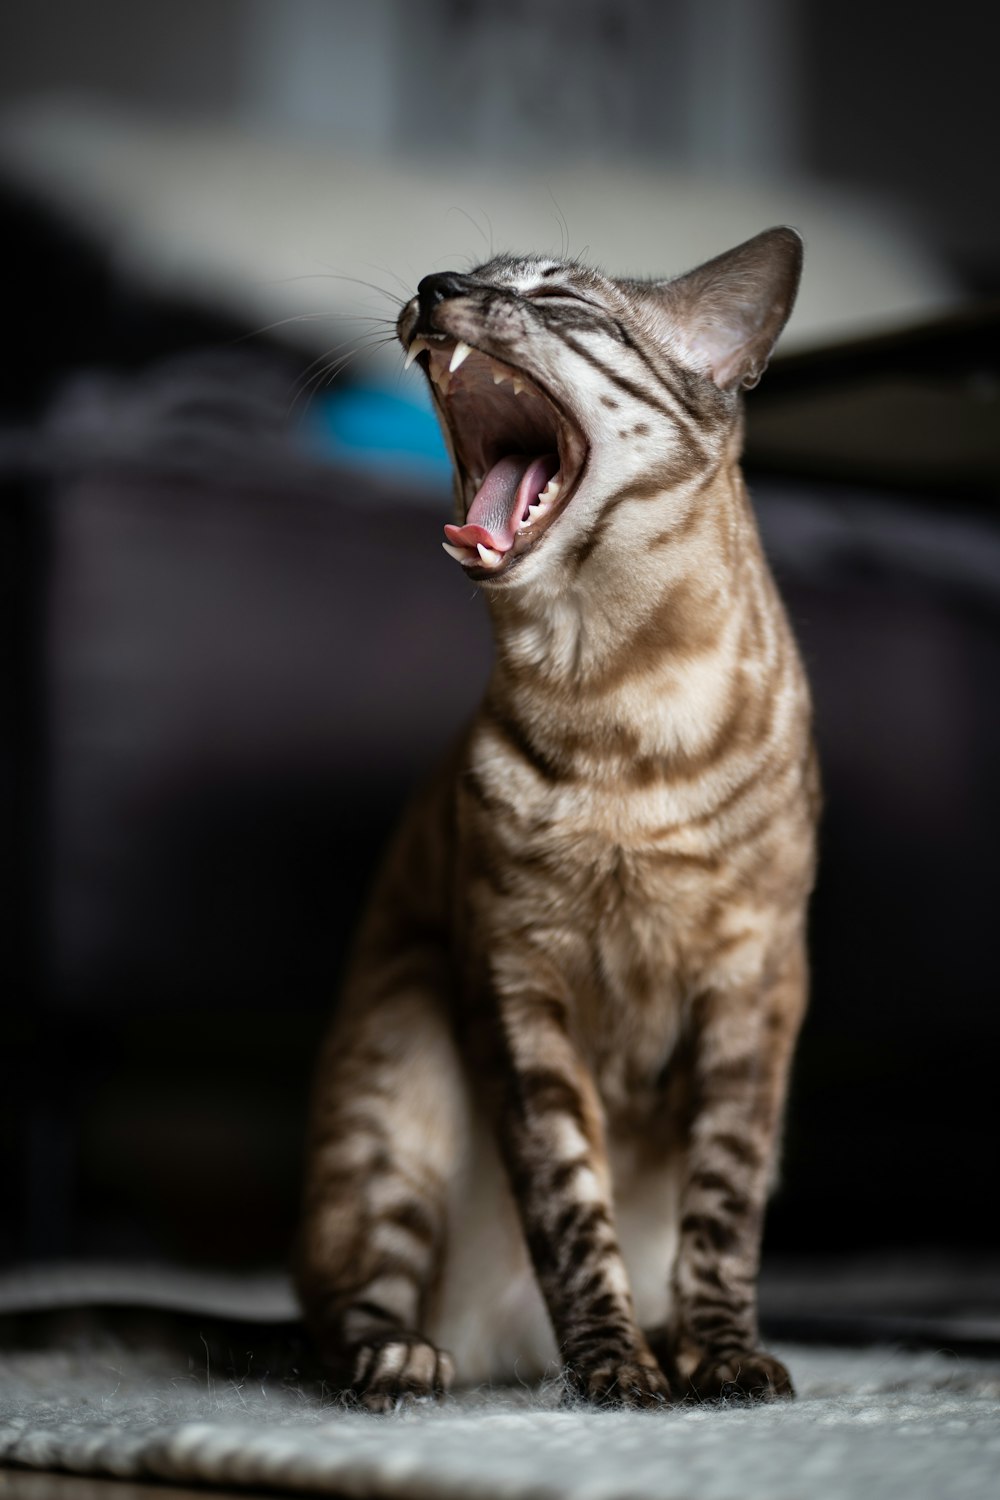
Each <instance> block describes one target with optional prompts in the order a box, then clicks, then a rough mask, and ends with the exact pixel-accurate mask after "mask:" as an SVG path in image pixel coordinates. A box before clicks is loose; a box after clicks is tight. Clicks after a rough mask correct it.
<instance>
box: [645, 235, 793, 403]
mask: <svg viewBox="0 0 1000 1500" xmlns="http://www.w3.org/2000/svg"><path fill="white" fill-rule="evenodd" d="M801 274H802V237H801V235H799V234H798V233H797V232H796V230H794V229H789V228H787V227H785V226H781V227H779V228H777V229H765V230H764V232H763V233H762V234H758V235H755V236H754V238H753V239H752V240H746V241H745V242H744V244H742V245H737V246H736V248H735V250H727V251H726V253H725V254H724V255H718V256H716V258H715V259H714V260H709V261H706V262H705V264H704V265H703V266H698V267H697V268H696V269H695V270H694V271H689V272H688V273H687V275H686V276H678V277H676V278H675V280H673V281H665V282H659V283H657V284H655V285H654V286H652V287H650V288H649V291H650V292H652V293H653V294H654V295H655V297H656V299H657V301H658V302H659V304H660V309H659V310H660V313H661V316H662V314H664V313H665V314H666V315H667V318H668V320H669V324H668V326H669V336H670V343H671V345H672V346H673V350H674V353H675V354H676V355H677V356H678V358H680V359H681V360H683V362H684V363H685V364H688V365H690V366H691V367H692V368H693V369H695V370H697V371H698V372H699V374H703V375H707V376H708V377H709V379H711V380H713V381H714V382H715V384H716V385H717V386H719V388H720V389H721V390H724V391H732V390H736V389H737V388H738V387H740V386H742V387H743V389H744V390H750V389H751V387H752V386H755V385H756V384H757V382H758V380H759V379H760V377H761V376H762V375H763V373H764V371H765V369H766V368H767V362H768V359H769V358H770V355H771V350H772V349H773V348H774V345H775V344H776V342H777V340H778V335H779V334H780V332H781V330H782V329H783V328H784V326H785V324H786V322H787V321H788V316H789V314H790V312H791V310H792V307H793V305H794V303H795V294H796V292H797V291H798V287H799V277H800V275H801Z"/></svg>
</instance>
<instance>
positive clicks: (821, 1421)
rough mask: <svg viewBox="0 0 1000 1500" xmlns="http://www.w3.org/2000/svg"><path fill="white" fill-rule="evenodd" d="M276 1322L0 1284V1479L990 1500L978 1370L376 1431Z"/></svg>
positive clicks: (144, 1281) (828, 1361)
mask: <svg viewBox="0 0 1000 1500" xmlns="http://www.w3.org/2000/svg"><path fill="white" fill-rule="evenodd" d="M88 1303H89V1304H90V1308H91V1310H90V1312H82V1311H80V1312H76V1311H73V1310H72V1309H73V1308H74V1307H75V1308H81V1307H83V1306H85V1305H86V1304H88ZM101 1308H103V1311H101ZM136 1309H139V1311H136ZM143 1309H144V1310H143ZM293 1311H294V1308H293V1304H292V1302H291V1299H290V1296H289V1289H288V1286H287V1283H286V1282H284V1281H283V1279H281V1278H275V1277H270V1278H267V1277H264V1278H259V1279H252V1278H251V1279H248V1278H243V1279H242V1280H238V1279H234V1278H224V1277H212V1276H206V1275H198V1274H195V1275H187V1274H185V1273H183V1272H178V1271H177V1270H176V1269H171V1270H168V1271H163V1270H159V1271H152V1270H146V1271H143V1270H141V1269H135V1268H133V1269H132V1270H129V1269H128V1268H117V1269H114V1271H113V1272H112V1271H110V1270H109V1269H108V1268H103V1269H102V1268H98V1269H97V1270H93V1269H91V1270H87V1268H80V1267H67V1268H51V1267H50V1268H46V1269H45V1270H44V1271H41V1272H35V1271H27V1272H26V1271H24V1270H23V1269H22V1270H21V1271H20V1272H18V1273H17V1274H16V1275H6V1276H0V1342H2V1341H3V1340H4V1339H6V1342H7V1352H6V1353H0V1465H4V1464H6V1465H16V1466H22V1467H27V1468H31V1469H41V1470H45V1469H62V1470H67V1471H69V1472H72V1473H76V1474H88V1475H108V1476H115V1477H120V1478H130V1479H137V1480H141V1479H159V1480H167V1481H174V1482H183V1483H186V1484H191V1483H204V1484H214V1485H224V1486H230V1487H236V1486H238V1487H244V1488H246V1487H262V1488H267V1489H269V1490H272V1491H273V1490H279V1489H284V1490H288V1491H293V1492H294V1491H298V1492H300V1493H303V1492H309V1493H314V1494H315V1493H330V1492H331V1491H332V1492H335V1493H336V1494H338V1495H350V1496H373V1497H403V1496H406V1497H411V1500H421V1497H426V1500H432V1497H455V1500H458V1497H462V1500H513V1497H515V1496H516V1497H519V1500H521V1497H531V1500H569V1497H572V1500H755V1497H761V1500H764V1497H766V1500H827V1497H829V1500H841V1497H843V1500H847V1497H851V1500H854V1497H858V1500H862V1497H863V1500H890V1497H893V1500H894V1497H899V1500H932V1497H933V1500H939V1497H948V1500H965V1497H975V1500H979V1497H984V1500H985V1497H987V1496H989V1497H994V1496H996V1495H998V1494H1000V1420H998V1419H1000V1360H997V1359H974V1358H970V1357H960V1356H957V1355H955V1354H949V1353H947V1352H944V1351H939V1352H933V1353H932V1352H928V1353H917V1354H915V1353H905V1352H902V1351H900V1350H897V1349H892V1348H889V1347H882V1348H868V1349H864V1350H862V1351H857V1350H844V1349H835V1348H825V1347H822V1348H816V1347H810V1348H805V1347H799V1348H794V1347H793V1348H784V1349H780V1350H779V1352H780V1353H782V1354H783V1356H784V1357H785V1358H786V1359H787V1361H788V1364H789V1366H790V1368H791V1370H792V1373H793V1377H794V1379H795V1382H796V1385H797V1387H798V1390H799V1399H798V1400H797V1401H796V1402H794V1403H788V1404H784V1403H783V1404H780V1405H776V1406H764V1407H760V1406H758V1407H743V1406H737V1405H730V1406H721V1407H718V1406H717V1407H709V1406H698V1405H682V1406H678V1407H674V1408H670V1409H667V1410H665V1411H663V1412H662V1413H642V1414H630V1413H620V1412H619V1413H616V1412H610V1411H609V1412H602V1411H584V1410H573V1411H566V1410H561V1409H560V1408H559V1405H558V1402H559V1395H560V1392H559V1389H558V1387H556V1386H553V1387H551V1388H549V1389H543V1390H538V1389H532V1390H528V1389H519V1390H497V1391H477V1392H471V1393H463V1394H461V1395H460V1396H458V1397H457V1398H454V1399H452V1400H451V1401H449V1402H448V1403H447V1404H445V1405H444V1406H442V1407H439V1408H434V1407H431V1408H421V1409H419V1410H416V1411H413V1410H411V1411H408V1412H401V1413H398V1414H396V1415H394V1416H389V1417H373V1416H369V1415H367V1414H363V1413H359V1412H357V1411H350V1410H345V1409H344V1408H343V1407H342V1406H341V1405H339V1404H338V1402H337V1401H335V1400H334V1399H333V1397H332V1396H331V1394H330V1393H329V1392H328V1391H326V1390H324V1389H323V1388H322V1386H320V1385H316V1384H313V1383H310V1382H309V1381H306V1380H304V1379H302V1378H301V1377H300V1376H299V1375H298V1374H297V1372H296V1371H295V1370H294V1368H293V1367H294V1364H295V1361H296V1360H297V1359H298V1357H299V1355H298V1354H297V1353H296V1344H295V1336H294V1325H293V1324H290V1323H289V1322H288V1321H287V1317H288V1315H289V1314H291V1313H292V1312H293ZM241 1315H242V1316H241ZM248 1315H249V1316H250V1317H251V1318H253V1319H254V1320H255V1321H251V1322H247V1321H246V1319H247V1317H248ZM227 1318H228V1319H229V1321H228V1322H227V1321H225V1320H226V1319H227ZM220 1320H221V1321H220ZM203 1329H204V1332H205V1333H206V1334H207V1335H208V1337H207V1338H204V1339H203V1338H202V1330H203ZM220 1330H221V1332H220ZM210 1351H211V1352H210ZM289 1351H290V1357H289ZM0 1482H2V1476H0Z"/></svg>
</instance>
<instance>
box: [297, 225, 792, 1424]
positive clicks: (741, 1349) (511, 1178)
mask: <svg viewBox="0 0 1000 1500" xmlns="http://www.w3.org/2000/svg"><path fill="white" fill-rule="evenodd" d="M801 258H802V250H801V242H800V240H799V237H798V236H797V235H796V234H795V233H794V232H793V231H792V230H789V229H772V230H768V231H767V232H766V233H764V234H760V235H758V236H757V237H756V238H755V239H752V240H750V241H748V242H747V243H746V244H744V245H740V246H739V247H738V248H737V249H735V250H732V251H730V252H729V253H728V254H726V255H722V256H720V257H719V258H718V259H716V260H713V261H710V262H708V264H706V265H704V266H701V267H699V268H698V269H697V270H695V271H692V272H691V273H690V274H689V275H686V276H682V277H680V278H678V279H676V280H673V281H666V282H645V281H642V282H640V281H613V280H610V279H609V278H608V277H606V276H603V275H601V274H600V273H598V272H596V271H591V270H587V269H585V268H584V267H583V266H580V265H578V264H576V263H570V264H562V263H556V262H554V261H552V260H546V259H539V258H536V257H526V258H524V259H513V258H509V257H506V256H501V257H497V258H496V259H493V260H491V261H489V262H488V263H487V264H486V265H483V266H480V267H479V268H478V269H477V270H475V271H473V272H472V273H471V274H469V275H464V274H463V275H459V274H453V273H451V272H446V273H443V274H439V275H433V276H427V277H425V278H424V280H423V281H421V283H420V286H419V288H418V293H417V296H416V297H415V298H414V299H413V300H412V301H410V302H408V303H407V304H406V306H405V307H404V308H403V311H402V313H401V314H400V318H399V323H398V333H399V337H400V340H401V341H402V343H403V345H404V347H405V348H407V350H408V362H409V360H412V359H414V358H418V359H419V360H420V362H421V365H422V367H423V369H424V371H425V373H426V374H427V375H428V377H429V378H430V380H431V382H432V389H433V391H434V397H435V401H436V404H437V408H438V411H439V414H440V418H441V422H442V426H443V428H444V431H445V434H446V437H447V439H448V442H449V444H450V448H451V452H452V454H453V457H454V462H455V474H456V495H457V518H456V524H455V525H453V526H447V527H445V531H446V534H447V536H448V542H447V544H446V548H447V551H449V552H450V553H451V555H452V556H453V557H455V558H456V559H457V560H458V561H459V563H460V564H461V566H462V567H463V568H464V569H465V570H466V572H467V574H468V576H469V577H470V578H473V579H475V580H476V581H477V582H478V583H479V584H480V585H481V587H482V591H483V593H484V594H485V596H486V600H487V603H488V605H489V609H490V612H491V615H492V621H493V628H494V633H495V637H496V665H495V668H494V671H493V675H492V678H491V680H490V683H489V687H488V689H487V693H486V699H485V702H484V704H483V706H482V709H481V710H480V712H479V715H478V717H477V718H476V720H475V721H474V723H473V725H472V727H471V730H470V731H469V733H468V734H467V736H466V737H465V738H464V740H463V742H462V743H461V744H460V745H459V746H458V747H457V748H456V750H455V752H454V754H453V756H452V757H451V759H450V761H449V763H448V764H447V766H445V767H444V768H443V770H442V772H441V774H440V776H439V777H438V778H437V780H436V781H435V782H434V784H433V785H432V786H430V787H429V788H428V790H427V791H426V793H425V795H424V796H423V797H422V798H421V799H420V800H419V801H418V802H417V803H416V804H415V805H414V806H413V807H412V809H411V810H410V813H409V816H408V817H407V819H406V821H405V823H404V825H403V827H402V829H401V830H400V832H399V834H398V837H397V839H396V841H395V844H394V846H393V848H392V850H391V852H390V854H389V858H388V861H387V863H386V865H385V868H384V870H383V872H382V875H381V878H380V881H379V883H378V886H377V889H376V891H375V895H374V899H373V901H372V904H371V907H370V909H369V912H368V915H367V919H366V921H365V923H364V926H363V929H362V932H361V934H360V939H359V942H358V946H357V951H356V954H355V957H354V963H353V968H352V972H351V974H350V977H349V980H348V983H347V987H346V992H345V994H344V997H343V1003H342V1006H341V1008H340V1011H339V1014H338V1016H337V1019H336V1022H335V1025H334V1026H333V1029H332V1032H331V1034H330V1036H329V1039H328V1042H327V1045H326V1048H325V1051H324V1055H323V1059H322V1064H321V1068H320V1072H319V1077H318V1084H317V1089H316V1096H315V1105H314V1111H313V1119H312V1134H311V1146H310V1153H309V1162H308V1174H307V1185H306V1206H305V1216H304V1225H303V1232H302V1241H301V1253H300V1257H299V1285H300V1290H301V1295H302V1300H303V1304H304V1307H305V1310H306V1314H307V1318H308V1320H309V1323H310V1326H311V1328H312V1330H313V1333H314V1335H315V1337H316V1339H317V1341H318V1344H319V1347H320V1349H321V1351H322V1353H323V1355H324V1356H325V1358H326V1359H327V1361H328V1362H329V1363H330V1364H331V1366H332V1367H333V1368H335V1369H336V1370H337V1371H338V1372H339V1375H340V1377H341V1379H342V1380H343V1381H344V1382H345V1383H346V1384H347V1385H349V1386H350V1388H351V1389H352V1390H353V1391H354V1392H355V1393H356V1395H357V1396H358V1398H359V1399H360V1400H361V1401H362V1402H363V1403H364V1404H365V1405H366V1406H368V1407H369V1408H371V1409H372V1410H376V1411H384V1410H387V1409H390V1408H391V1407H393V1406H394V1405H395V1404H396V1402H397V1401H398V1400H399V1399H401V1398H403V1397H407V1396H422V1395H428V1394H438V1393H441V1392H443V1391H444V1390H446V1389H447V1387H448V1385H449V1382H450V1381H451V1379H452V1376H453V1374H454V1375H457V1376H458V1377H459V1378H460V1379H461V1380H463V1381H465V1382H478V1381H482V1380H485V1379H492V1378H498V1379H502V1378H505V1377H507V1378H509V1377H511V1376H514V1375H517V1376H520V1377H530V1376H532V1375H537V1374H540V1373H542V1372H543V1371H544V1370H545V1369H546V1368H547V1367H548V1366H550V1364H552V1362H554V1361H556V1360H558V1361H560V1362H561V1363H562V1365H563V1367H564V1369H565V1375H566V1380H567V1382H568V1386H569V1389H570V1390H571V1391H572V1392H575V1393H578V1394H579V1395H581V1396H583V1397H584V1398H586V1399H587V1400H589V1401H592V1402H614V1403H622V1404H624V1405H626V1406H650V1405H656V1404H659V1403H662V1402H664V1401H668V1400H669V1399H670V1398H671V1396H673V1395H680V1394H686V1393H687V1392H689V1391H692V1390H693V1391H694V1392H695V1393H697V1394H698V1395H699V1396H702V1397H715V1396H718V1395H720V1394H721V1393H734V1394H743V1395H747V1396H762V1397H771V1396H777V1395H790V1394H791V1390H792V1388H791V1383H790V1381H789V1377H788V1374H787V1372H786V1371H785V1369H784V1368H783V1366H782V1365H781V1364H780V1363H779V1362H778V1360H776V1359H775V1358H773V1357H772V1356H771V1355H769V1354H766V1353H763V1352H762V1351H761V1350H760V1349H759V1347H758V1333H757V1319H756V1291H755V1281H756V1274H757V1265H758V1256H759V1246H760V1237H761V1221H762V1217H763V1213H764V1203H765V1198H766V1196H767V1192H768V1187H769V1184H770V1182H771V1179H772V1175H773V1171H774V1163H775V1154H776V1142H777V1138H778V1133H779V1126H780V1119H781V1114H782V1105H783V1100H784V1097H785V1088H786V1080H787V1075H788V1068H789V1060H790V1057H791V1053H792V1048H793V1045H794V1042H795V1037H796V1033H797V1031H798V1028H799V1023H800V1020H801V1018H802V1013H803V1009H804V1006H805V1001H806V986H807V966H806V954H805V947H804V921H805V908H806V901H807V897H808V893H809V890H810V887H811V884H812V879H813V861H814V824H815V818H816V811H817V802H818V788H817V771H816V763H815V758H814V753H813V749H812V742H811V736H810V705H809V695H808V691H807V687H806V683H805V680H804V677H803V672H802V667H801V665H800V662H799V658H798V655H797V653H796V648H795V645H794V642H793V639H792V635H791V631H790V629H789V625H788V621H787V619H786V617H785V613H784V611H783V609H782V606H781V603H780V601H779V599H778V595H777V593H776V590H775V586H774V582H773V580H772V578H771V575H770V572H769V571H768V568H767V564H766V563H765V561H764V557H763V555H762V552H761V547H760V542H759V539H758V535H757V529H756V525H755V523H754V519H753V516H752V513H751V510H750V505H749V502H748V499H747V494H746V490H745V488H744V484H743V481H742V478H741V475H740V471H739V467H738V460H739V455H740V447H741V439H742V415H741V407H742V401H741V395H740V390H741V387H749V386H752V385H754V384H755V383H756V381H757V380H758V378H759V377H760V375H761V373H762V371H763V370H764V367H765V365H766V363H767V359H768V356H769V354H770V351H771V348H772V346H773V344H774V342H775V340H776V338H777V337H778V334H779V333H780V331H781V329H782V327H783V325H784V323H785V320H786V318H787V317H788V314H789V312H790V310H791V307H792V303H793V300H794V297H795V292H796V287H797V283H798V279H799V271H800V266H801ZM445 1350H447V1351H448V1352H447V1353H446V1352H444V1351H445Z"/></svg>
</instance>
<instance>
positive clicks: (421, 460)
mask: <svg viewBox="0 0 1000 1500" xmlns="http://www.w3.org/2000/svg"><path fill="white" fill-rule="evenodd" d="M306 433H307V438H308V441H309V445H310V447H312V448H313V449H314V450H316V449H318V450H319V451H320V452H321V453H322V454H323V455H324V456H325V457H327V458H329V459H330V461H331V462H333V463H338V464H348V465H350V466H351V467H354V468H363V469H368V470H370V471H372V472H381V473H383V474H399V473H400V472H402V471H406V472H407V473H408V474H410V475H411V476H412V477H413V478H414V479H425V480H427V481H428V482H430V483H437V482H439V481H442V480H443V481H445V482H447V481H448V480H450V478H451V459H450V458H449V457H448V450H447V449H446V448H445V445H444V439H443V438H442V436H441V430H440V428H439V427H438V422H437V417H436V416H435V415H434V410H433V408H432V406H431V399H430V395H429V394H428V392H427V391H426V390H423V389H422V388H421V387H420V386H418V385H416V384H415V383H414V386H413V389H412V391H408V392H407V393H406V395H405V396H403V395H399V394H398V393H396V392H390V391H387V390H386V389H385V388H384V387H379V386H363V385H354V386H345V387H344V388H343V389H342V390H331V391H324V392H323V394H322V395H319V396H317V397H316V398H315V399H314V400H313V402H312V404H311V407H310V411H309V416H308V419H307V423H306Z"/></svg>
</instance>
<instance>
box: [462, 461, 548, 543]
mask: <svg viewBox="0 0 1000 1500" xmlns="http://www.w3.org/2000/svg"><path fill="white" fill-rule="evenodd" d="M558 468H559V455H558V454H557V453H542V454H540V455H539V457H538V458H528V457H525V456H524V455H523V454H521V453H515V454H512V455H511V457H510V458H502V459H501V460H500V462H499V463H495V464H494V465H493V467H492V469H491V470H490V472H489V473H488V474H487V476H486V478H485V479H484V480H483V482H482V484H481V486H480V487H479V490H478V491H477V493H476V498H475V499H474V500H473V502H472V504H471V505H470V507H469V514H468V516H467V518H466V522H465V525H464V526H446V527H445V528H444V534H445V536H446V537H447V538H448V540H449V542H451V543H452V544H453V545H454V546H456V547H475V546H477V545H478V544H479V543H480V542H481V543H482V544H483V546H484V547H492V548H493V549H494V551H496V552H509V551H510V549H511V547H513V545H514V533H515V531H516V530H517V528H518V527H519V526H520V525H521V522H522V520H523V518H524V514H525V511H526V510H527V509H528V506H529V505H534V503H535V501H536V500H537V499H538V496H539V494H540V493H541V491H542V490H544V488H545V486H546V485H547V484H548V482H549V480H550V479H551V478H552V476H553V474H555V473H556V472H557V470H558Z"/></svg>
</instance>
